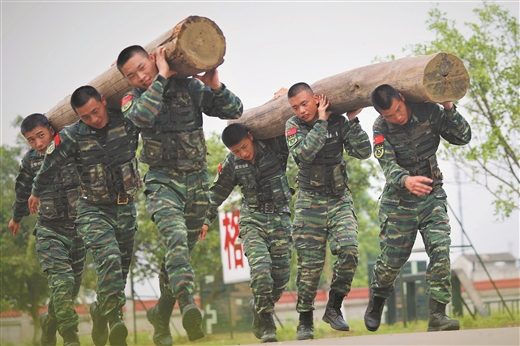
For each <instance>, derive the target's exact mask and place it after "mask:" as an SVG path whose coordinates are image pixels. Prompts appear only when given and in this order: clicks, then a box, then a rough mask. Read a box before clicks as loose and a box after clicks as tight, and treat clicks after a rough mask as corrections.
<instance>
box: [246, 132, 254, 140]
mask: <svg viewBox="0 0 520 346" xmlns="http://www.w3.org/2000/svg"><path fill="white" fill-rule="evenodd" d="M247 137H249V139H250V140H254V139H255V138H254V137H253V134H252V133H251V132H249V131H247Z"/></svg>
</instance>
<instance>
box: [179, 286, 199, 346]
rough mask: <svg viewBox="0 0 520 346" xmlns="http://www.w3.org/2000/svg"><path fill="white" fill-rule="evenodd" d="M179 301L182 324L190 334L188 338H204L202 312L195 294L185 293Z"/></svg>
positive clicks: (193, 339)
mask: <svg viewBox="0 0 520 346" xmlns="http://www.w3.org/2000/svg"><path fill="white" fill-rule="evenodd" d="M178 302H179V307H180V308H181V313H182V326H183V327H184V329H185V330H186V333H187V334H188V340H190V341H195V340H198V339H202V338H203V337H204V333H203V332H202V329H201V324H202V314H201V313H200V310H199V308H198V307H197V305H195V302H194V301H193V296H191V295H189V294H187V293H183V294H181V295H180V296H179V299H178Z"/></svg>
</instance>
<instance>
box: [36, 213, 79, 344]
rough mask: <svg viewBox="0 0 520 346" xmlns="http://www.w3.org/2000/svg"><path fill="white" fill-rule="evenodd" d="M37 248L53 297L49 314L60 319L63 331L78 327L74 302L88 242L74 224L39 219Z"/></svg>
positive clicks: (60, 329)
mask: <svg viewBox="0 0 520 346" xmlns="http://www.w3.org/2000/svg"><path fill="white" fill-rule="evenodd" d="M36 251H37V252H38V259H39V262H40V267H41V269H42V271H43V272H44V273H45V274H47V280H48V282H49V289H50V292H51V298H50V300H49V305H48V307H49V309H48V312H49V316H50V317H51V318H54V319H56V321H57V325H58V331H59V332H60V334H62V335H63V333H64V332H65V331H66V330H68V329H70V328H74V329H76V328H77V326H78V324H79V317H78V314H77V313H76V310H75V309H74V301H75V300H76V297H77V296H78V293H79V288H80V286H81V280H82V277H83V268H84V264H85V253H86V250H85V245H84V244H83V240H82V239H81V237H80V236H78V235H77V234H76V229H75V228H74V224H72V223H71V225H70V226H69V227H66V225H65V223H64V222H63V223H61V222H60V223H55V222H52V223H51V222H49V223H47V222H38V223H37V224H36Z"/></svg>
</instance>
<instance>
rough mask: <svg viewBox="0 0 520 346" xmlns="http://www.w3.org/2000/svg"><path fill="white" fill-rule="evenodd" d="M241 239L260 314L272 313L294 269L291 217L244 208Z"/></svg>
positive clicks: (242, 211) (240, 220)
mask: <svg viewBox="0 0 520 346" xmlns="http://www.w3.org/2000/svg"><path fill="white" fill-rule="evenodd" d="M239 226H240V239H241V240H242V244H243V247H244V253H245V255H246V257H247V261H248V263H249V267H250V276H251V281H250V283H249V287H250V288H251V291H252V292H253V298H254V299H255V309H256V311H257V312H258V313H259V314H260V313H264V312H273V311H274V304H275V303H276V302H277V301H278V300H280V298H281V297H282V293H283V292H284V291H285V288H286V287H287V283H288V282H289V277H290V267H291V217H290V214H289V213H274V214H266V213H260V212H252V211H249V210H247V209H246V208H242V210H241V212H240V219H239Z"/></svg>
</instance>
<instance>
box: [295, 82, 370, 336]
mask: <svg viewBox="0 0 520 346" xmlns="http://www.w3.org/2000/svg"><path fill="white" fill-rule="evenodd" d="M287 96H288V99H289V103H290V105H291V107H292V110H293V112H294V113H295V114H296V115H295V116H293V117H292V118H290V119H289V120H288V121H287V123H286V125H285V129H286V134H285V135H286V140H287V144H288V146H289V152H290V153H291V155H292V156H293V158H294V160H295V161H296V163H297V164H298V177H297V182H298V187H299V191H298V193H297V195H296V202H295V204H294V212H295V216H294V220H293V241H294V246H295V249H296V252H297V254H298V278H297V285H298V303H297V305H296V311H298V312H299V313H300V317H299V324H298V329H297V335H296V338H297V340H305V339H314V323H313V310H314V298H315V297H316V292H317V289H318V284H319V280H320V276H321V273H322V271H323V266H324V261H325V253H326V245H327V241H328V242H329V246H330V249H331V252H332V254H333V255H336V256H337V260H336V262H335V263H334V267H333V270H334V273H333V276H332V281H331V284H330V292H329V300H328V302H327V307H326V309H325V314H324V315H323V321H325V322H327V323H329V324H330V326H331V327H332V328H333V329H336V330H342V331H348V330H349V325H348V324H347V322H346V321H345V319H344V318H343V315H342V313H341V306H342V302H343V298H344V297H345V296H346V295H348V293H349V292H350V288H351V284H352V279H353V277H354V273H355V272H356V268H357V264H358V257H359V255H358V250H357V247H358V242H357V226H358V225H357V218H356V214H355V213H354V209H353V201H352V197H351V193H350V190H349V188H348V185H347V182H348V178H347V172H346V170H345V168H346V164H345V161H344V160H343V149H345V151H346V152H347V154H348V155H350V156H352V157H355V158H357V159H366V158H368V157H370V154H371V153H372V150H371V146H370V140H369V138H368V135H367V134H366V133H365V131H363V129H362V128H361V125H360V124H359V119H358V118H357V114H358V113H359V112H360V111H361V110H360V109H358V110H355V111H352V112H348V113H347V117H348V120H347V119H345V117H344V116H342V115H339V114H331V113H332V112H331V111H327V108H328V107H329V101H328V100H327V97H326V96H325V95H316V94H314V92H313V91H312V89H311V87H310V86H309V85H308V84H306V83H297V84H295V85H293V86H292V87H291V88H290V89H289V92H288V95H287Z"/></svg>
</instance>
